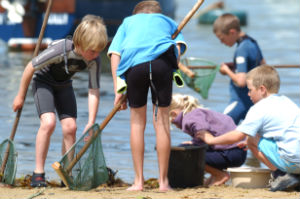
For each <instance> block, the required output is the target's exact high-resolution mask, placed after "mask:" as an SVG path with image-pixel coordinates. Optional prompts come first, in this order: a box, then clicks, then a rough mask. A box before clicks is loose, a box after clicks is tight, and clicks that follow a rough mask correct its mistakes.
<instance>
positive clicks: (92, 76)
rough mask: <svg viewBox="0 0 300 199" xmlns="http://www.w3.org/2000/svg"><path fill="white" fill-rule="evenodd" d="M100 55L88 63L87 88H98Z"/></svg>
mask: <svg viewBox="0 0 300 199" xmlns="http://www.w3.org/2000/svg"><path fill="white" fill-rule="evenodd" d="M100 63H101V61H100V56H99V57H98V58H97V59H96V60H94V61H92V62H91V63H90V66H89V67H88V68H89V88H100V73H101V64H100Z"/></svg>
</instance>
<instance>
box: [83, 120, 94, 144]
mask: <svg viewBox="0 0 300 199" xmlns="http://www.w3.org/2000/svg"><path fill="white" fill-rule="evenodd" d="M92 125H93V124H90V123H88V124H87V125H86V126H85V128H84V130H83V133H85V132H86V131H87V130H88V129H89V128H91V126H92ZM92 136H93V128H92V129H90V130H89V132H88V135H87V136H85V137H84V141H85V142H87V141H89V139H90V138H91V137H92Z"/></svg>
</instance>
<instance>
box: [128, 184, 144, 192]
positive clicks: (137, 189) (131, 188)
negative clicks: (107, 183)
mask: <svg viewBox="0 0 300 199" xmlns="http://www.w3.org/2000/svg"><path fill="white" fill-rule="evenodd" d="M126 190H127V191H142V190H143V186H142V185H135V184H133V185H131V187H128V188H127V189H126Z"/></svg>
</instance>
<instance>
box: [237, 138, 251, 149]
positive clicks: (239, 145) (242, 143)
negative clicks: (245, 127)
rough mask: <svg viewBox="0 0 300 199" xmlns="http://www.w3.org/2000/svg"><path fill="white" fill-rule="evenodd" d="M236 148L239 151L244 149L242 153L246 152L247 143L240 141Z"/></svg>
mask: <svg viewBox="0 0 300 199" xmlns="http://www.w3.org/2000/svg"><path fill="white" fill-rule="evenodd" d="M237 146H238V147H239V148H241V149H244V151H247V150H248V145H247V141H246V140H245V141H242V142H239V143H237Z"/></svg>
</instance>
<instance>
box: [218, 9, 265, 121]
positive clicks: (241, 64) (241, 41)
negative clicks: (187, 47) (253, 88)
mask: <svg viewBox="0 0 300 199" xmlns="http://www.w3.org/2000/svg"><path fill="white" fill-rule="evenodd" d="M213 31H214V33H215V34H216V36H217V37H218V38H219V40H220V41H221V42H222V43H223V44H225V45H226V46H229V47H231V46H233V45H234V44H235V43H236V44H237V48H236V50H235V53H234V57H233V63H227V64H226V63H222V64H221V67H220V73H221V74H223V75H228V77H230V79H231V81H230V102H229V105H228V106H227V107H226V108H225V110H224V113H225V114H227V115H229V116H231V117H232V118H233V120H234V122H235V123H236V124H237V125H238V123H239V122H240V121H241V120H242V119H244V117H245V115H246V113H247V111H248V110H249V108H250V107H251V106H252V105H253V103H252V102H251V100H250V98H249V97H248V89H247V87H246V73H247V72H248V71H250V70H251V69H253V68H254V67H256V66H258V65H261V64H264V63H265V61H264V59H263V56H262V53H261V50H260V48H259V46H258V44H257V43H256V41H255V40H254V39H252V38H251V37H249V36H248V35H246V34H245V33H244V32H242V31H241V29H240V22H239V19H238V18H237V17H236V16H234V15H232V14H223V15H221V16H220V17H219V18H217V19H216V21H215V22H214V26H213Z"/></svg>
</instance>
